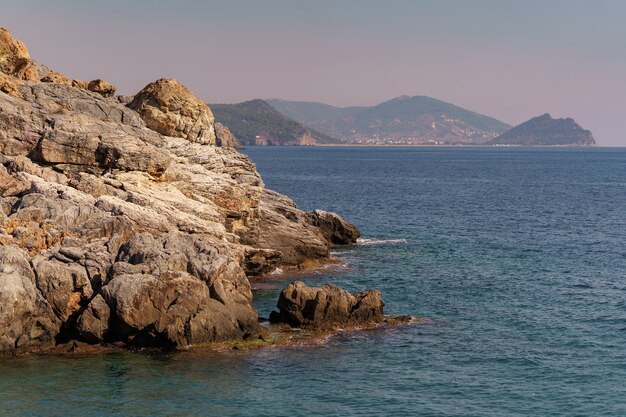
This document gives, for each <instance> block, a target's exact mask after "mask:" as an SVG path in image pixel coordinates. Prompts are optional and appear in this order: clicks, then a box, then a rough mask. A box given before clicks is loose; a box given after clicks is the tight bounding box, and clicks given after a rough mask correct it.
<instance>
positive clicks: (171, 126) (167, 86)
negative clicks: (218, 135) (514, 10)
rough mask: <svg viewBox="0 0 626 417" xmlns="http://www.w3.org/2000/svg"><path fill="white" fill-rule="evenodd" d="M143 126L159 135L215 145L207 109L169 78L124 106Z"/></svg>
mask: <svg viewBox="0 0 626 417" xmlns="http://www.w3.org/2000/svg"><path fill="white" fill-rule="evenodd" d="M128 107H130V108H131V109H133V110H135V111H137V113H139V114H140V115H141V117H142V118H143V119H144V120H145V122H146V125H147V126H148V127H149V128H150V129H152V130H155V131H157V132H159V133H161V134H163V135H167V136H176V137H179V138H184V139H187V140H188V141H190V142H197V143H201V144H204V145H215V126H214V123H215V119H214V117H213V113H212V112H211V109H209V106H207V105H206V104H205V103H204V102H203V101H202V100H200V99H198V98H197V97H196V96H195V95H194V94H193V93H192V92H191V91H190V90H189V89H188V88H186V87H185V86H183V85H182V84H180V83H179V82H178V81H176V80H174V79H171V78H161V79H159V80H157V81H155V82H152V83H150V84H148V85H147V86H146V87H144V89H143V90H141V91H140V92H139V93H137V95H136V96H135V97H134V99H133V101H132V102H131V103H130V104H129V105H128Z"/></svg>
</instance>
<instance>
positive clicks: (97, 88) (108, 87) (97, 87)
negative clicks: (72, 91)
mask: <svg viewBox="0 0 626 417" xmlns="http://www.w3.org/2000/svg"><path fill="white" fill-rule="evenodd" d="M79 87H82V85H79ZM87 90H89V91H93V92H94V93H98V94H100V95H101V96H102V97H113V95H114V94H115V90H117V88H116V87H115V86H114V85H113V84H109V83H108V82H106V81H104V80H100V79H97V80H92V81H90V82H89V84H87Z"/></svg>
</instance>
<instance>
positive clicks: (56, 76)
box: [41, 71, 72, 86]
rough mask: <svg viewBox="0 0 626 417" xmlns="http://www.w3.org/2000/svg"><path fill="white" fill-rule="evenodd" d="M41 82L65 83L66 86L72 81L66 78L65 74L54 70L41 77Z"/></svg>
mask: <svg viewBox="0 0 626 417" xmlns="http://www.w3.org/2000/svg"><path fill="white" fill-rule="evenodd" d="M41 82H42V83H54V84H61V85H67V86H71V85H72V81H71V80H70V79H69V78H67V77H66V76H65V75H63V74H61V73H60V72H56V71H52V72H51V73H50V74H48V75H46V76H45V77H43V78H42V79H41Z"/></svg>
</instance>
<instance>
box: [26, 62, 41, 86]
mask: <svg viewBox="0 0 626 417" xmlns="http://www.w3.org/2000/svg"><path fill="white" fill-rule="evenodd" d="M31 62H32V61H31ZM41 78H42V77H41V75H40V74H39V71H37V68H35V67H34V66H32V65H29V66H28V67H26V69H25V70H24V73H23V74H22V79H23V80H24V81H39V80H41Z"/></svg>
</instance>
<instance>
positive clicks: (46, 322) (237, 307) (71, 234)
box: [0, 28, 388, 354]
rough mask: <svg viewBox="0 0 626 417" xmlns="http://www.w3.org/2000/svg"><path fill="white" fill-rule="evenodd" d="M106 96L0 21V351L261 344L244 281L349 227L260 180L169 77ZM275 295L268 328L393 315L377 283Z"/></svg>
mask: <svg viewBox="0 0 626 417" xmlns="http://www.w3.org/2000/svg"><path fill="white" fill-rule="evenodd" d="M115 91H116V88H115V86H113V85H112V84H110V83H108V82H106V81H103V80H100V79H96V80H93V81H90V82H85V81H81V80H70V78H68V77H66V76H65V75H63V74H60V73H58V72H54V71H52V70H51V69H49V68H47V67H46V66H44V65H42V64H39V63H37V62H36V61H34V60H32V59H31V58H30V56H29V54H28V50H27V49H26V46H25V45H24V44H23V43H22V42H20V41H18V40H16V39H15V38H13V36H12V35H11V33H10V32H9V31H8V30H6V29H4V28H2V29H0V353H3V354H19V353H23V352H33V351H36V352H46V351H51V352H53V351H55V349H56V351H59V349H61V350H62V349H63V347H65V346H110V347H157V348H172V349H185V348H189V347H193V346H202V345H207V344H211V343H237V342H245V341H252V342H253V343H254V341H258V340H264V339H263V338H264V335H266V336H265V337H267V330H264V329H263V328H262V326H260V324H259V319H258V316H257V312H256V311H255V309H254V308H253V307H252V305H251V301H252V291H251V285H250V279H261V278H262V277H263V276H265V275H267V274H269V273H271V272H272V271H274V270H276V268H282V269H285V270H299V269H305V268H310V267H314V266H319V265H323V264H325V263H328V262H332V259H331V256H330V252H329V248H331V247H333V246H339V245H350V244H354V243H355V242H356V240H357V238H358V237H359V235H360V233H359V231H358V229H357V228H356V227H355V226H353V225H352V224H350V223H348V222H347V221H345V220H344V219H342V218H341V217H340V216H339V215H337V214H335V213H330V212H325V211H322V210H315V211H312V212H304V211H301V210H299V209H298V208H297V206H296V205H295V203H294V202H293V201H292V200H291V199H289V198H288V197H286V196H283V195H281V194H279V193H276V192H274V191H271V190H268V189H266V188H265V186H264V184H263V181H262V179H261V177H260V176H259V174H258V172H257V171H256V168H255V166H254V164H253V163H252V162H251V161H250V160H249V159H248V158H247V157H246V156H244V155H242V154H240V153H239V152H237V150H236V149H235V148H237V147H239V146H240V145H239V144H238V142H237V141H236V138H234V136H233V135H232V134H231V133H230V131H229V130H228V128H227V127H226V126H220V125H218V126H216V124H215V120H214V117H213V113H212V111H211V109H210V108H209V107H208V106H207V105H206V104H205V103H204V102H203V101H201V100H200V99H198V98H197V97H196V96H195V95H194V94H193V93H192V92H191V91H190V90H189V89H187V88H186V87H184V86H183V85H181V84H180V83H178V82H177V81H176V80H174V79H165V78H163V79H159V80H156V81H154V82H151V83H149V84H148V85H147V86H146V87H145V88H143V89H142V90H141V91H140V92H138V93H137V94H136V95H134V96H132V97H130V96H115ZM283 295H284V296H283ZM283 295H281V300H282V301H279V305H278V306H279V308H280V309H279V312H277V313H276V314H274V315H273V318H272V321H273V322H275V323H277V326H287V327H289V326H300V327H307V326H308V327H310V328H316V329H327V330H328V329H332V328H334V327H336V326H344V327H345V326H353V327H358V326H370V325H376V324H380V323H384V322H385V321H386V320H387V321H388V318H386V317H385V316H384V314H383V306H384V303H383V302H382V299H381V296H380V293H379V292H377V291H369V292H365V293H359V294H355V295H350V294H348V293H347V292H345V291H343V290H340V289H338V288H336V287H332V288H330V287H329V288H326V287H323V288H322V289H315V288H309V287H306V286H305V285H304V284H302V283H294V284H291V285H290V286H289V287H288V288H287V289H285V290H284V291H283ZM288 299H289V300H288ZM311 306H315V308H313V310H312V311H310V309H311V308H312V307H311ZM298 311H299V312H300V313H298ZM294 317H297V318H294ZM299 318H301V319H302V320H301V321H298V319H299ZM86 350H87V351H88V350H89V349H86Z"/></svg>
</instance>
